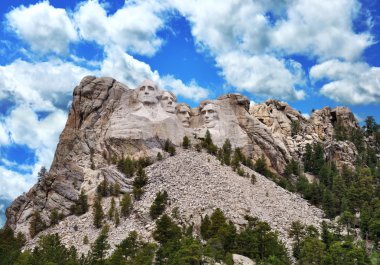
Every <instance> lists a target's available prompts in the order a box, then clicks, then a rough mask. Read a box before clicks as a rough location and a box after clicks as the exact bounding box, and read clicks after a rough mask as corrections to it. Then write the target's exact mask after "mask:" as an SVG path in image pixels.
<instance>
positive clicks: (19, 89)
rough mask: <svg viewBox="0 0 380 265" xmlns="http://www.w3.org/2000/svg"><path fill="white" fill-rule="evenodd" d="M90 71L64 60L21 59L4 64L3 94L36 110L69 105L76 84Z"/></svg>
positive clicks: (0, 73)
mask: <svg viewBox="0 0 380 265" xmlns="http://www.w3.org/2000/svg"><path fill="white" fill-rule="evenodd" d="M90 73H91V71H89V70H86V69H84V68H82V67H79V66H76V65H74V64H72V63H67V62H62V61H60V60H57V61H47V62H39V63H30V62H26V61H23V60H20V59H18V60H16V61H14V62H13V63H11V64H9V65H6V66H0V91H1V92H0V95H3V98H4V97H7V96H8V97H9V96H10V97H12V98H13V99H14V100H15V101H16V102H17V103H23V104H28V105H30V106H31V107H32V108H33V109H34V110H36V111H50V110H54V109H55V107H57V106H58V107H60V108H66V106H67V102H68V101H69V99H70V98H71V94H72V91H73V89H74V87H75V86H76V85H77V84H78V83H79V81H80V80H81V78H82V77H83V76H85V75H87V74H90ZM0 99H1V98H0Z"/></svg>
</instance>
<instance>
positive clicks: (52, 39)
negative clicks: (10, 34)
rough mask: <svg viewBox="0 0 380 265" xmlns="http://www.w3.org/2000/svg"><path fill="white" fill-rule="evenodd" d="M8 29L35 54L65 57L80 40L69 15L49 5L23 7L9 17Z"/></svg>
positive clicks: (43, 3)
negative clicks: (74, 43) (72, 43)
mask: <svg viewBox="0 0 380 265" xmlns="http://www.w3.org/2000/svg"><path fill="white" fill-rule="evenodd" d="M6 18H7V20H8V23H9V26H10V28H11V29H13V30H14V31H15V32H16V34H17V35H19V36H20V37H21V38H22V39H24V40H25V41H26V42H28V43H29V44H30V46H31V48H32V49H33V50H35V51H40V52H43V53H46V52H50V51H52V52H55V53H63V52H66V51H67V48H68V45H69V43H70V42H72V41H76V40H77V33H76V30H75V28H74V25H73V24H72V23H71V21H70V18H69V16H68V14H67V13H66V11H65V10H64V9H62V8H55V7H53V6H51V5H50V4H49V2H48V1H44V2H40V3H37V4H35V5H30V6H28V7H25V6H23V5H21V6H20V7H17V8H15V9H13V10H12V11H10V12H9V13H8V14H6Z"/></svg>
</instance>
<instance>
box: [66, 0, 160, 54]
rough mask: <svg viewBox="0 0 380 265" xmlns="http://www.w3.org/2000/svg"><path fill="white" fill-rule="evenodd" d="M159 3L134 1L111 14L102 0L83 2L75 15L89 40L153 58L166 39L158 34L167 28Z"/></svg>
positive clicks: (84, 35) (83, 36)
mask: <svg viewBox="0 0 380 265" xmlns="http://www.w3.org/2000/svg"><path fill="white" fill-rule="evenodd" d="M163 8H164V6H163V5H162V4H160V3H159V2H158V1H153V0H148V1H130V2H126V4H125V5H124V7H123V8H121V9H119V10H117V11H116V13H115V14H112V15H109V16H107V12H106V10H105V8H104V6H102V4H100V3H99V2H98V1H87V2H84V3H82V4H81V5H80V6H79V8H78V10H77V12H76V13H75V15H74V17H75V22H76V24H77V25H78V28H79V31H80V35H81V37H82V38H83V39H85V40H91V41H95V42H97V43H99V44H101V45H107V46H109V45H117V46H119V47H121V48H123V49H124V50H127V51H130V52H136V53H139V54H144V55H153V54H154V53H155V52H156V51H157V50H158V49H159V48H160V46H161V44H162V40H161V39H160V38H159V37H158V36H157V31H158V30H159V29H161V28H162V27H163V25H164V21H163V18H162V17H160V12H161V11H162V10H163Z"/></svg>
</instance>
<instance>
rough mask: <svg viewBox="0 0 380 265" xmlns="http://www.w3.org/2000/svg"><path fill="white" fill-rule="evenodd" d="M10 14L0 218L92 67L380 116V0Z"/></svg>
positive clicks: (94, 5)
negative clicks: (339, 106)
mask: <svg viewBox="0 0 380 265" xmlns="http://www.w3.org/2000/svg"><path fill="white" fill-rule="evenodd" d="M0 13H1V17H0V18H1V30H0V216H3V215H2V211H3V210H4V208H5V206H6V205H7V204H8V203H9V201H10V200H12V199H14V198H15V197H16V196H18V195H20V194H21V193H22V192H25V191H27V190H28V189H29V188H30V187H31V186H32V185H33V184H34V183H35V182H36V176H37V172H38V171H39V169H40V167H41V166H43V165H44V166H46V167H49V166H50V163H51V161H52V158H53V155H54V150H55V147H56V145H57V142H58V137H59V134H60V132H61V131H62V129H63V127H64V124H65V122H66V118H67V112H68V109H69V107H70V100H71V95H72V90H73V88H74V87H75V85H76V84H78V83H79V81H80V80H81V78H82V77H83V76H85V75H96V76H112V77H114V78H116V79H117V80H119V81H121V82H123V83H125V84H127V85H128V86H129V87H131V88H134V87H135V86H136V85H137V84H138V83H139V82H141V81H142V80H143V79H146V78H151V79H154V80H156V81H157V82H159V84H160V86H161V87H162V88H164V89H167V90H171V91H173V92H174V93H175V94H176V95H177V98H178V101H184V102H187V103H189V104H190V105H191V106H197V105H198V104H199V102H200V101H201V100H203V99H206V98H216V97H218V96H220V95H222V94H224V93H228V92H240V93H242V94H244V95H246V96H248V97H249V98H250V99H251V100H252V101H253V102H256V103H259V102H262V101H265V100H266V99H268V98H277V99H280V100H285V101H287V102H289V103H290V104H291V105H292V106H293V107H294V108H296V109H297V110H300V111H301V112H302V113H303V114H304V115H305V116H308V115H310V112H311V110H312V109H317V108H322V107H324V106H331V107H334V106H338V105H345V106H349V107H350V108H351V109H352V110H353V112H354V113H355V115H356V116H357V117H358V119H360V120H362V119H364V118H365V117H366V116H368V115H372V116H374V117H375V118H376V120H377V121H378V122H380V111H379V104H380V44H379V38H380V2H379V1H378V0H376V1H373V0H334V1H321V0H288V1H285V0H284V1H277V0H257V1H251V0H229V1H215V0H214V1H211V0H191V1H182V0H163V1H154V0H144V1H126V2H125V3H124V1H121V0H119V1H100V0H99V1H58V0H57V1H18V0H2V1H1V3H0ZM3 205H4V206H3ZM0 218H1V217H0ZM0 223H1V220H0Z"/></svg>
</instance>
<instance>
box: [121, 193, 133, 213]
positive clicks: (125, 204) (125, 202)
mask: <svg viewBox="0 0 380 265" xmlns="http://www.w3.org/2000/svg"><path fill="white" fill-rule="evenodd" d="M132 208H133V205H132V198H131V195H129V193H125V194H124V195H123V198H122V199H121V201H120V214H121V216H123V217H128V216H129V215H130V213H131V211H132Z"/></svg>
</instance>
